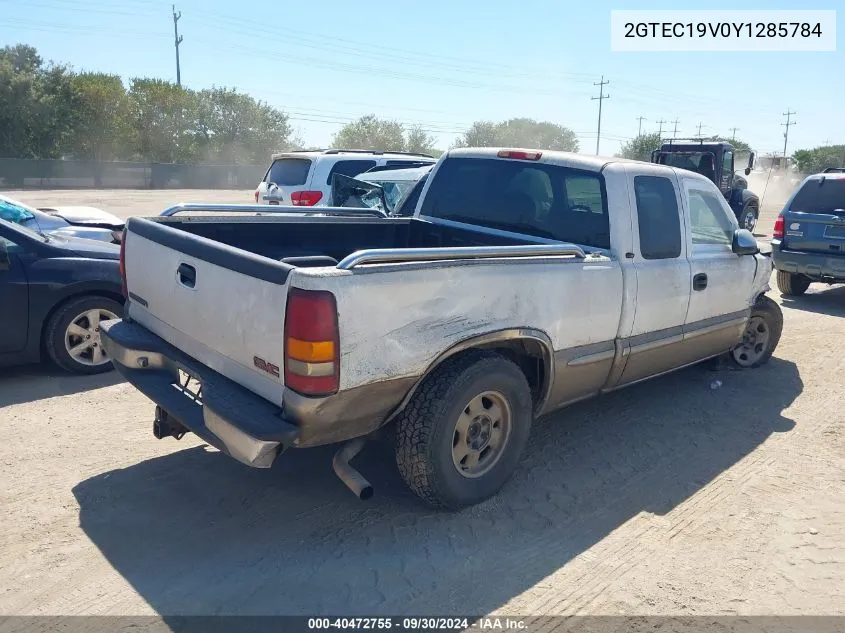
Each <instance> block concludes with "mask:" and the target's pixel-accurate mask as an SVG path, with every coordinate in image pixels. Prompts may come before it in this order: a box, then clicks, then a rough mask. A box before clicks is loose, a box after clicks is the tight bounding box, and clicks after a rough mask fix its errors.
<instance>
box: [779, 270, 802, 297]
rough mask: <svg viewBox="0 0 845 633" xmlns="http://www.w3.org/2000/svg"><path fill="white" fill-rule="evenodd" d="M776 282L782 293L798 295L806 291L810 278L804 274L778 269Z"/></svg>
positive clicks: (789, 295)
mask: <svg viewBox="0 0 845 633" xmlns="http://www.w3.org/2000/svg"><path fill="white" fill-rule="evenodd" d="M777 284H778V290H780V293H781V294H782V295H786V296H788V297H798V296H801V295H803V294H804V293H805V292H807V288H809V287H810V278H809V277H807V276H806V275H796V274H794V273H787V272H784V271H782V270H779V271H778V274H777Z"/></svg>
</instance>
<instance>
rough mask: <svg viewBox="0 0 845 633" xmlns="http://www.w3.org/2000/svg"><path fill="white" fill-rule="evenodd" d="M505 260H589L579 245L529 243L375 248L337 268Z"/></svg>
mask: <svg viewBox="0 0 845 633" xmlns="http://www.w3.org/2000/svg"><path fill="white" fill-rule="evenodd" d="M502 257H576V258H579V259H585V258H586V257H587V255H586V253H585V252H584V249H583V248H581V247H580V246H577V245H576V244H536V245H535V244H527V245H524V246H522V245H520V246H458V247H452V248H448V247H447V248H371V249H365V250H361V251H356V252H354V253H352V254H351V255H347V256H346V257H344V258H343V259H342V260H341V261H340V263H338V265H337V268H340V269H341V270H352V269H353V268H355V267H356V266H360V265H361V264H384V263H400V262H414V261H448V260H461V259H495V258H502Z"/></svg>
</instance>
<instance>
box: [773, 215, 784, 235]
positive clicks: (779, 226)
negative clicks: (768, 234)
mask: <svg viewBox="0 0 845 633" xmlns="http://www.w3.org/2000/svg"><path fill="white" fill-rule="evenodd" d="M772 237H783V215H779V216H778V219H777V220H775V228H774V229H772Z"/></svg>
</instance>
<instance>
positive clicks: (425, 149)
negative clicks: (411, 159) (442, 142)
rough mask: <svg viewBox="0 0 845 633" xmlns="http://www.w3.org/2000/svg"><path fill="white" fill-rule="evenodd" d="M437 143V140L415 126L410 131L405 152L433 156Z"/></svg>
mask: <svg viewBox="0 0 845 633" xmlns="http://www.w3.org/2000/svg"><path fill="white" fill-rule="evenodd" d="M436 142H437V139H435V138H434V137H433V136H431V135H430V134H429V133H428V132H426V131H425V130H424V129H422V128H421V127H420V126H414V127H412V128H411V129H410V130H408V138H407V140H406V141H405V151H406V152H417V153H422V154H431V152H432V151H433V150H434V144H435V143H436Z"/></svg>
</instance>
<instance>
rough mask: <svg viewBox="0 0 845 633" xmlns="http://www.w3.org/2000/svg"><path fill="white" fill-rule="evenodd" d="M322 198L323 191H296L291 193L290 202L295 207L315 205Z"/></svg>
mask: <svg viewBox="0 0 845 633" xmlns="http://www.w3.org/2000/svg"><path fill="white" fill-rule="evenodd" d="M322 198H323V192H322V191H294V192H293V193H292V194H290V203H291V204H292V205H293V206H295V207H313V206H314V205H315V204H317V203H318V202H319V201H320V200H322Z"/></svg>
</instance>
